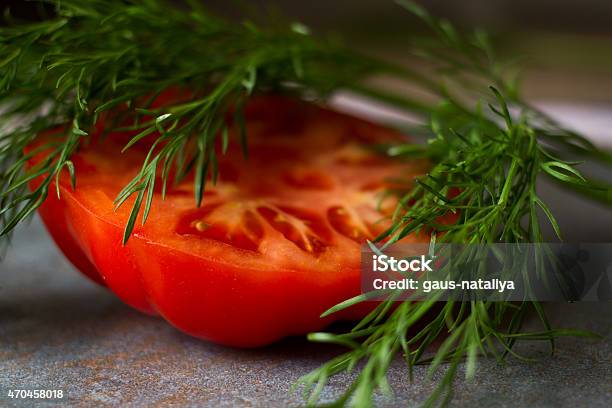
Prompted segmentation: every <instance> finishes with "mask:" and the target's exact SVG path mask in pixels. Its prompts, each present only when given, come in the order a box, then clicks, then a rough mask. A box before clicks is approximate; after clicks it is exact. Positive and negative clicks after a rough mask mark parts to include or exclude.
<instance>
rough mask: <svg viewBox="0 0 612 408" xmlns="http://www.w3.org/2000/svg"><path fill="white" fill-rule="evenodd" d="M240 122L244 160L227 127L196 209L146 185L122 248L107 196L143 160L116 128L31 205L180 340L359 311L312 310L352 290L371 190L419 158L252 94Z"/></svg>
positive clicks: (376, 225)
mask: <svg viewBox="0 0 612 408" xmlns="http://www.w3.org/2000/svg"><path fill="white" fill-rule="evenodd" d="M246 116H247V121H246V127H247V134H248V147H249V149H248V150H249V156H248V159H246V160H245V159H244V157H243V155H242V152H241V147H240V144H239V143H238V135H237V130H236V129H231V130H230V140H231V142H230V146H229V149H228V152H227V154H226V155H222V154H219V155H218V160H219V163H218V164H219V178H218V181H217V183H216V185H213V184H212V183H208V184H207V187H206V192H205V196H204V200H203V204H202V206H201V207H200V208H196V206H195V203H194V189H193V179H191V180H189V179H187V180H184V181H183V182H181V183H180V184H178V185H176V186H174V187H172V188H171V189H169V191H168V192H167V196H166V199H165V200H162V199H161V191H160V188H159V184H160V183H157V184H158V185H157V186H156V192H155V195H154V198H153V205H152V209H151V212H150V214H149V218H148V220H147V222H146V223H145V225H144V226H143V225H141V222H140V220H138V222H137V224H136V227H135V229H134V232H133V234H132V236H131V238H130V240H129V241H128V243H127V245H125V246H123V245H122V235H123V230H124V227H125V225H126V222H127V219H128V216H129V211H130V209H131V205H132V203H133V198H132V199H131V200H128V201H127V202H126V203H125V204H124V205H123V206H122V207H121V208H120V209H119V210H117V211H114V209H113V208H114V205H113V200H114V199H115V197H116V196H117V194H118V193H119V191H120V190H121V189H122V188H123V187H124V186H125V185H126V184H127V183H128V182H129V181H130V180H131V179H132V178H133V177H134V176H135V175H136V174H137V172H138V170H139V168H140V166H141V164H142V161H143V159H144V155H145V154H146V147H143V146H135V147H133V148H131V149H129V150H127V151H126V152H125V153H121V149H122V147H123V146H124V145H125V142H126V138H125V137H124V136H125V135H117V134H111V135H109V136H107V137H106V138H105V139H103V140H102V141H100V142H93V143H91V144H90V145H89V146H81V148H80V150H79V151H78V153H76V154H75V155H74V156H73V157H72V160H73V162H74V163H75V167H76V174H77V188H76V190H72V189H71V187H70V183H69V177H68V175H67V174H63V175H62V178H61V181H60V192H61V199H59V200H58V199H57V197H56V196H55V194H50V195H49V197H48V198H47V200H46V201H45V202H44V204H43V205H42V207H41V208H40V210H39V212H40V215H41V216H42V219H43V221H44V222H45V224H46V226H47V228H48V230H49V232H50V234H51V235H52V237H53V238H54V240H55V241H56V242H57V244H58V246H59V247H60V248H61V249H62V251H63V252H64V253H65V254H66V256H67V258H68V259H69V260H70V261H71V262H72V263H73V264H74V265H75V266H76V267H77V268H78V269H80V270H81V271H82V272H83V273H84V274H86V275H87V276H89V277H90V278H92V279H93V280H95V281H97V282H99V283H102V284H104V285H106V286H108V287H109V288H110V289H111V290H112V291H113V292H114V293H116V294H117V296H119V297H120V298H121V299H122V300H123V301H124V302H125V303H127V304H129V305H130V306H132V307H134V308H136V309H138V310H140V311H142V312H145V313H149V314H154V315H155V314H159V315H161V316H162V317H163V318H165V319H166V320H168V321H169V322H170V323H171V324H173V325H174V326H176V327H177V328H179V329H180V330H182V331H184V332H186V333H188V334H190V335H192V336H196V337H199V338H202V339H207V340H210V341H213V342H216V343H221V344H225V345H231V346H239V347H255V346H261V345H265V344H269V343H271V342H274V341H276V340H278V339H280V338H283V337H285V336H289V335H300V334H304V333H307V332H310V331H314V330H319V329H321V328H323V327H324V326H326V325H328V324H329V323H330V322H331V321H333V320H337V319H354V318H357V317H359V316H360V315H362V314H363V313H364V310H365V309H367V307H365V308H364V307H360V308H353V309H352V310H348V312H347V313H339V314H338V315H334V316H330V317H328V318H324V319H322V318H320V317H319V316H320V314H321V313H322V312H324V311H325V310H327V309H328V308H329V307H331V306H333V305H335V304H337V303H339V302H341V301H343V300H346V299H348V298H350V297H352V296H355V295H357V294H359V291H360V244H361V243H363V242H364V240H365V239H367V238H373V237H374V236H376V235H377V234H378V233H380V232H381V231H383V230H384V229H385V228H386V227H387V226H388V225H389V220H388V215H389V214H390V213H391V212H392V211H393V209H394V208H395V204H396V200H395V199H394V198H392V197H389V198H386V199H384V200H382V201H380V193H382V192H383V191H384V190H385V189H386V188H388V187H393V185H392V184H393V183H395V184H397V183H398V181H397V180H398V179H400V180H401V185H402V186H403V187H404V188H407V187H409V185H410V183H411V181H412V180H413V178H414V177H415V176H416V175H419V174H422V172H423V170H424V167H425V164H424V163H423V162H413V163H408V164H407V163H406V162H405V161H404V162H397V161H393V160H391V159H389V158H386V157H382V156H380V155H378V154H377V153H375V152H374V150H373V149H372V147H373V146H374V145H376V144H379V143H388V142H392V141H397V140H402V136H400V135H399V134H397V133H395V132H393V131H391V130H388V129H385V128H383V127H380V126H376V125H373V124H371V123H368V122H365V121H363V120H360V119H357V118H354V117H350V116H347V115H344V114H340V113H336V112H332V111H329V110H326V109H323V108H319V107H316V106H314V105H311V104H307V103H303V102H298V101H294V100H290V99H285V98H274V97H268V98H260V99H255V101H254V102H251V103H250V105H249V106H248V107H247V112H246ZM151 138H154V136H151ZM93 140H96V137H94V138H93ZM36 160H40V158H39V157H37V158H35V159H34V161H33V163H32V164H35V162H36ZM390 178H393V179H394V180H395V181H393V182H391V181H390V180H389V179H390ZM34 185H35V183H34ZM52 187H53V189H52V190H50V191H54V186H52ZM409 239H411V240H415V241H416V240H418V239H419V238H417V237H412V238H409ZM427 239H428V238H427V237H421V238H420V240H421V241H422V240H427Z"/></svg>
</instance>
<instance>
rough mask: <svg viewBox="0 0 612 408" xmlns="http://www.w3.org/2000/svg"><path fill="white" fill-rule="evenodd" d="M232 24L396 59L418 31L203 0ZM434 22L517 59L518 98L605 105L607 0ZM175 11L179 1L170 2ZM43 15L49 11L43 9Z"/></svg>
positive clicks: (609, 33) (324, 1)
mask: <svg viewBox="0 0 612 408" xmlns="http://www.w3.org/2000/svg"><path fill="white" fill-rule="evenodd" d="M202 2H203V3H204V4H205V5H207V6H209V7H210V8H211V9H212V10H214V11H215V12H217V13H220V14H222V15H225V16H229V17H232V18H235V19H242V18H245V16H254V15H259V16H261V17H262V18H264V19H265V17H269V16H275V15H279V14H280V15H283V16H285V17H287V18H289V19H291V20H296V21H300V22H303V23H304V24H306V25H307V26H309V27H311V28H312V29H313V31H314V32H315V33H318V34H323V35H327V34H330V33H334V34H337V35H339V36H340V37H341V38H343V40H344V41H345V42H346V43H348V44H349V45H351V46H353V47H356V48H360V49H365V50H368V51H369V52H373V53H376V54H379V55H383V56H387V57H390V58H393V59H396V60H397V59H401V58H402V57H403V54H405V51H406V49H407V46H408V44H409V42H410V41H411V37H412V36H413V35H414V34H422V33H425V30H424V27H423V26H422V25H420V24H418V22H417V21H416V20H415V19H414V18H413V17H412V16H410V15H409V13H407V12H405V11H403V10H402V9H401V7H399V6H398V5H397V4H395V2H394V1H393V0H382V1H381V0H310V1H307V2H301V1H295V0H274V1H262V0H257V1H254V0H250V1H244V0H243V1H239V0H234V1H227V0H211V1H206V0H203V1H202ZM418 2H419V3H420V4H421V5H423V6H425V7H426V8H428V9H429V10H430V11H432V12H433V13H434V14H435V15H438V16H443V17H447V18H448V19H450V20H451V21H453V22H454V23H455V24H457V25H459V26H463V27H465V28H468V29H471V28H474V27H478V28H484V29H486V30H487V31H488V32H489V33H491V35H492V38H493V40H494V43H495V45H496V47H497V49H498V50H499V52H500V54H501V55H502V56H505V57H507V58H515V57H518V58H521V62H520V66H521V68H522V75H521V78H522V84H523V86H522V89H523V91H524V95H525V96H527V97H529V98H535V99H571V100H573V101H574V102H606V103H607V102H610V103H611V104H612V1H610V0H462V1H447V0H419V1H418ZM174 3H175V4H176V5H177V6H180V5H181V1H180V0H175V1H174ZM0 4H2V8H4V9H6V8H10V9H11V13H12V14H13V15H15V16H18V17H22V18H30V19H36V18H41V17H40V16H42V15H44V11H43V12H42V13H41V5H40V4H39V3H37V2H33V1H25V0H2V1H1V2H0ZM46 12H47V13H48V12H52V10H51V9H50V8H47V10H46Z"/></svg>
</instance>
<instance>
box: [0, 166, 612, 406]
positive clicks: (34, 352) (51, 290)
mask: <svg viewBox="0 0 612 408" xmlns="http://www.w3.org/2000/svg"><path fill="white" fill-rule="evenodd" d="M594 171H595V172H600V170H597V169H595V170H594ZM605 177H606V178H607V179H608V180H609V179H611V177H610V174H609V173H608V174H607V175H605ZM543 189H544V191H543V195H544V196H545V197H547V198H548V201H549V202H550V203H551V205H550V206H551V208H552V210H553V212H554V213H555V214H558V217H559V219H560V224H561V229H562V230H563V231H564V232H565V239H566V240H567V241H570V242H572V241H573V242H577V241H605V242H612V211H611V210H610V209H605V208H603V207H602V206H599V205H596V204H593V203H591V202H587V201H584V200H580V199H578V198H576V197H573V196H569V195H567V194H564V193H563V194H562V193H559V192H556V191H554V190H553V189H551V188H550V186H546V185H544V186H543ZM546 309H548V313H549V316H550V319H551V322H552V324H553V325H555V326H557V327H572V328H581V329H587V330H592V331H595V332H597V333H599V334H601V335H602V336H603V339H601V340H585V339H576V338H563V339H560V340H559V341H558V344H557V352H556V354H555V356H553V357H550V353H549V348H548V344H547V343H545V342H531V343H518V344H517V346H516V351H518V352H519V353H521V354H523V355H525V356H527V357H532V358H536V359H538V361H537V362H525V361H522V360H518V359H516V358H509V359H508V361H507V363H506V364H505V365H503V366H502V365H499V364H497V363H496V362H495V361H494V360H493V359H485V358H481V359H479V362H478V370H477V374H476V377H475V379H474V380H473V381H471V382H466V381H465V380H464V379H463V377H462V376H461V373H460V375H459V376H458V380H457V381H456V388H455V394H454V395H455V398H454V400H453V402H452V405H454V406H474V407H480V406H482V407H488V406H493V405H494V406H499V407H576V406H585V407H586V406H588V407H608V406H610V401H611V400H612V303H586V302H585V303H575V304H554V303H550V304H547V305H546ZM528 326H531V328H534V329H537V328H538V323H537V318H535V317H534V316H532V317H531V318H530V321H529V322H528ZM340 351H341V350H340V349H338V348H336V347H333V346H325V345H314V344H310V343H308V342H306V341H305V340H304V339H302V338H293V339H287V340H285V341H282V342H280V343H278V344H275V345H273V346H270V347H267V348H263V349H258V350H236V349H230V348H225V347H221V346H217V345H214V344H209V343H206V342H203V341H198V340H196V339H193V338H190V337H188V336H186V335H183V334H182V333H180V332H178V331H177V330H175V329H174V328H172V327H171V326H169V325H168V324H166V323H165V322H164V321H163V320H161V319H158V318H153V317H148V316H145V315H142V314H140V313H138V312H136V311H133V310H132V309H130V308H129V307H127V306H125V305H124V304H122V303H121V302H120V301H119V300H118V299H117V298H116V297H114V296H113V295H112V294H111V293H110V292H108V291H107V290H105V289H104V288H102V287H99V286H97V285H95V284H94V283H91V282H90V281H88V280H87V279H85V278H83V277H82V276H81V275H80V274H79V273H78V272H77V271H76V270H75V269H74V268H73V267H72V266H71V265H70V264H69V263H68V262H67V261H66V260H65V258H64V257H63V256H62V255H61V254H60V253H59V252H58V250H57V249H56V247H55V246H54V244H53V243H52V242H51V240H50V238H49V237H48V235H47V233H46V232H45V231H44V228H43V227H42V226H41V224H40V222H39V221H38V219H35V220H34V221H33V222H32V223H31V224H30V225H28V226H24V227H21V228H20V229H19V230H18V231H17V233H16V235H15V236H14V241H13V243H12V247H11V248H10V249H9V252H8V255H7V257H6V258H5V259H4V260H3V261H2V262H1V263H0V406H33V404H32V400H10V399H8V398H7V392H8V390H9V389H15V388H19V389H62V390H63V391H64V392H65V394H66V397H65V398H64V399H63V400H62V401H61V404H62V405H63V406H64V405H71V406H147V407H148V406H169V405H172V406H210V407H224V406H227V407H230V406H247V407H250V406H253V407H282V406H295V405H299V404H300V403H302V402H303V400H302V399H301V395H300V394H299V393H290V392H289V389H290V387H291V385H292V384H293V383H294V382H295V381H296V380H297V379H298V378H299V377H300V376H301V375H303V374H306V373H307V372H309V371H310V370H312V369H314V368H316V367H317V366H318V365H320V364H322V363H324V362H325V361H327V360H328V359H329V358H331V357H333V356H334V355H336V354H338V353H339V352H340ZM426 369H427V368H426V367H422V366H421V367H417V368H416V369H415V376H414V382H413V383H410V382H409V380H408V375H407V370H406V369H405V364H404V363H403V362H402V361H401V359H397V360H396V361H395V362H394V363H393V365H392V367H391V369H390V371H389V382H390V384H391V386H392V387H393V390H394V392H395V394H394V395H395V397H394V399H388V398H387V399H386V398H384V397H382V396H381V397H377V398H378V399H377V401H376V402H377V405H379V406H414V405H417V404H418V403H419V402H422V401H423V400H424V398H426V397H427V395H428V394H429V392H431V390H432V389H433V387H434V384H433V383H432V382H430V381H426V380H425V379H424V377H425V371H426ZM440 375H441V373H439V374H438V375H437V377H435V378H434V381H435V379H436V378H438V377H439V376H440ZM349 380H350V376H339V377H336V378H333V379H332V380H331V381H330V385H329V387H328V389H327V390H326V391H325V393H324V398H325V399H329V398H331V397H333V396H335V395H338V394H339V393H340V392H341V391H342V390H343V389H344V388H345V387H346V385H347V382H348V381H349ZM54 404H57V401H56V402H55V403H54V402H40V401H39V402H37V403H36V404H34V406H38V405H40V406H53V405H54Z"/></svg>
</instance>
